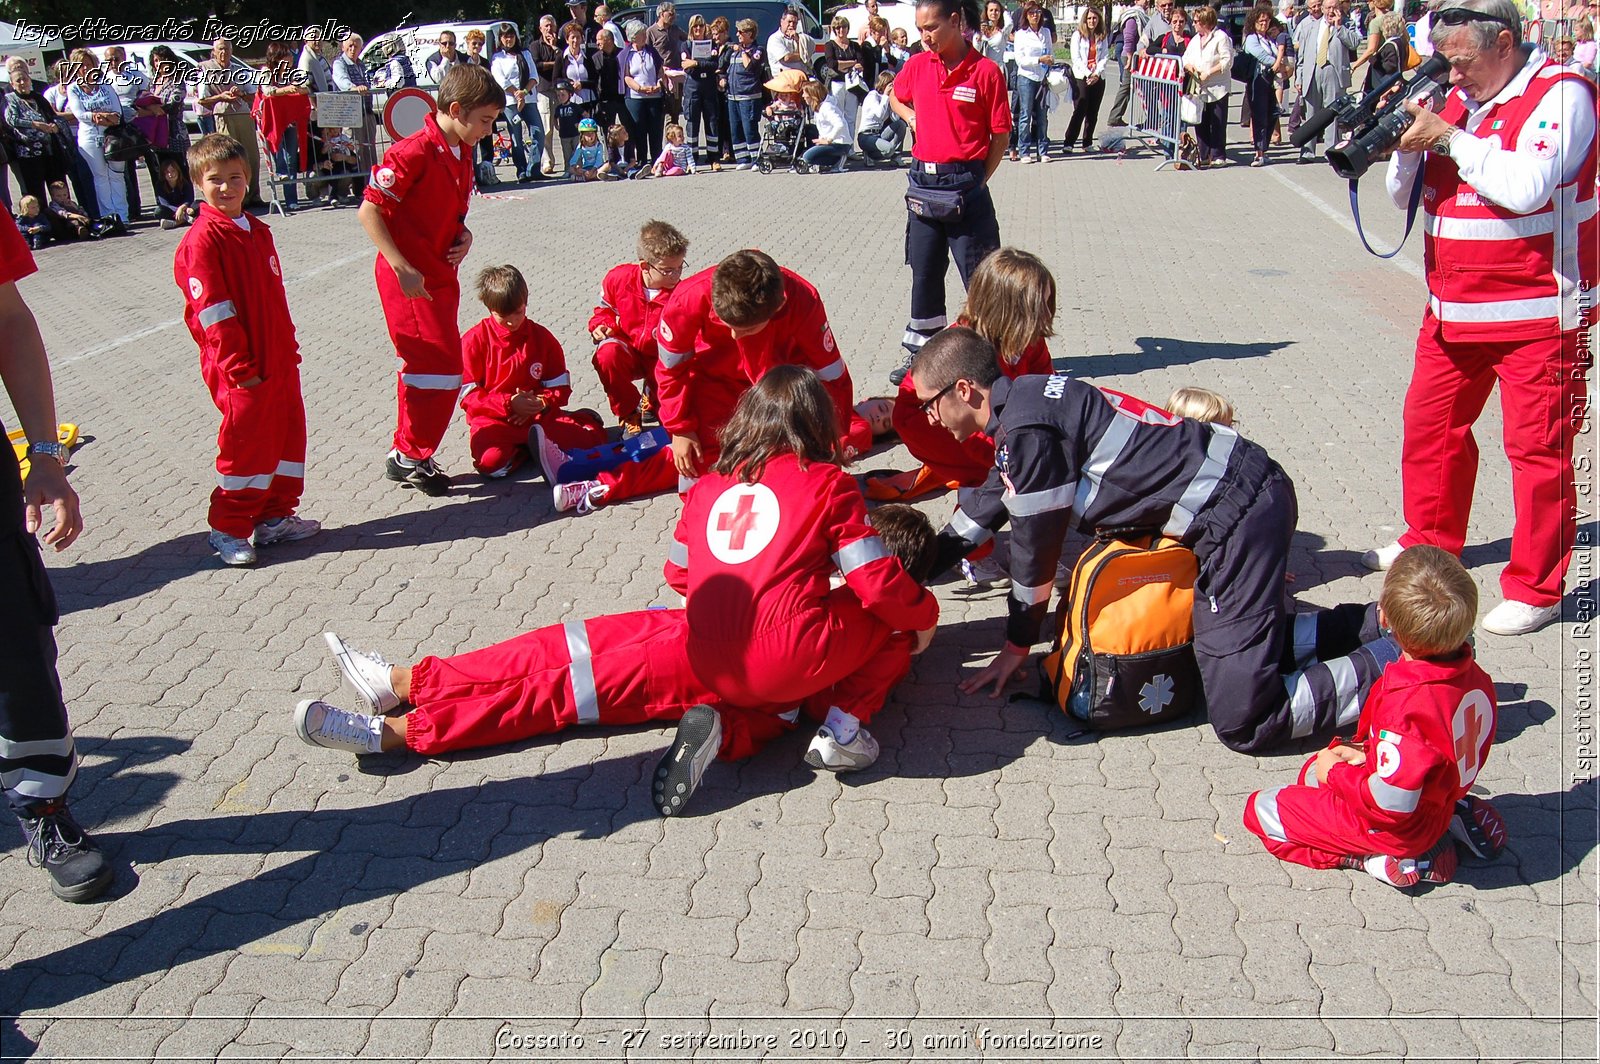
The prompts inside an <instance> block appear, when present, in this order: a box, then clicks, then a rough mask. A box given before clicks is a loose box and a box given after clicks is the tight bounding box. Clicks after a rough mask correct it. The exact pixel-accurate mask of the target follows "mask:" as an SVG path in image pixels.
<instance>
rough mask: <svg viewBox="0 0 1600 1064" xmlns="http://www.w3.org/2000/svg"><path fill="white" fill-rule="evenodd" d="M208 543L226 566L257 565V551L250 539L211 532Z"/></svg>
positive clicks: (214, 530) (207, 538) (207, 539)
mask: <svg viewBox="0 0 1600 1064" xmlns="http://www.w3.org/2000/svg"><path fill="white" fill-rule="evenodd" d="M206 542H207V543H209V544H211V549H212V550H214V551H216V552H217V556H218V557H220V558H221V559H222V561H223V564H225V565H254V564H255V563H256V549H255V548H254V547H252V546H251V545H250V541H249V540H248V539H240V538H239V537H238V536H230V535H228V534H227V533H226V532H218V531H217V530H216V529H212V530H211V535H209V536H207V537H206Z"/></svg>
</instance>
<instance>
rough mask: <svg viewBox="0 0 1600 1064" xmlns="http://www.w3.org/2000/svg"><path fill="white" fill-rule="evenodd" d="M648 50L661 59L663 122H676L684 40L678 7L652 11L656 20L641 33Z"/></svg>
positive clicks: (664, 6) (680, 103)
mask: <svg viewBox="0 0 1600 1064" xmlns="http://www.w3.org/2000/svg"><path fill="white" fill-rule="evenodd" d="M645 36H646V39H648V40H649V42H650V47H652V48H654V49H655V50H656V55H658V56H660V57H661V70H662V92H661V103H662V107H663V110H664V114H665V116H666V119H667V121H669V122H676V121H678V118H679V116H680V115H682V113H683V65H682V59H683V48H684V43H685V42H686V41H687V40H688V38H687V37H686V36H684V32H683V30H681V29H680V28H678V8H677V6H676V5H675V4H672V3H664V4H661V5H660V6H659V7H657V8H656V20H655V21H654V22H652V23H651V24H650V28H649V29H648V30H646V31H645Z"/></svg>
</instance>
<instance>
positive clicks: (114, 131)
mask: <svg viewBox="0 0 1600 1064" xmlns="http://www.w3.org/2000/svg"><path fill="white" fill-rule="evenodd" d="M149 150H150V139H149V138H148V137H146V136H145V135H144V133H143V132H142V131H141V130H140V129H139V127H138V126H135V125H134V124H133V123H131V122H121V123H118V124H117V125H114V126H109V127H107V128H106V135H105V137H104V138H103V139H102V140H101V142H100V151H101V154H103V155H104V156H105V157H106V161H107V162H113V163H125V162H129V161H131V160H133V159H137V158H139V157H140V156H142V155H144V153H145V152H147V151H149Z"/></svg>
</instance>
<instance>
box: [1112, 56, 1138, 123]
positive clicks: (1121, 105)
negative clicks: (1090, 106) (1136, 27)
mask: <svg viewBox="0 0 1600 1064" xmlns="http://www.w3.org/2000/svg"><path fill="white" fill-rule="evenodd" d="M1132 62H1133V56H1131V55H1124V56H1123V57H1122V63H1121V64H1120V65H1119V66H1118V67H1117V95H1116V97H1115V98H1114V99H1112V101H1111V118H1110V119H1109V121H1110V122H1111V124H1112V125H1114V126H1125V125H1127V124H1128V104H1129V103H1130V102H1131V101H1132V99H1133V71H1132V70H1131V69H1130V64H1132Z"/></svg>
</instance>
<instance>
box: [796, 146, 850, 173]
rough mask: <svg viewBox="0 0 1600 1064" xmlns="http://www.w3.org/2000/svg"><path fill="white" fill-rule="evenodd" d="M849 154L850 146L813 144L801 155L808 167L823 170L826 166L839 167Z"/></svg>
mask: <svg viewBox="0 0 1600 1064" xmlns="http://www.w3.org/2000/svg"><path fill="white" fill-rule="evenodd" d="M849 154H850V145H848V144H813V145H811V147H809V148H807V149H806V150H805V152H804V153H802V154H801V156H800V160H801V161H802V162H804V163H805V164H806V165H807V166H815V167H817V168H818V169H821V168H822V167H825V166H838V165H839V164H840V163H842V162H844V160H845V157H846V156H848V155H849Z"/></svg>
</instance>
